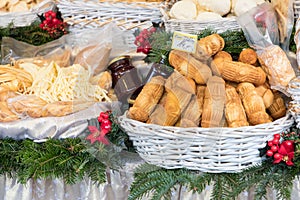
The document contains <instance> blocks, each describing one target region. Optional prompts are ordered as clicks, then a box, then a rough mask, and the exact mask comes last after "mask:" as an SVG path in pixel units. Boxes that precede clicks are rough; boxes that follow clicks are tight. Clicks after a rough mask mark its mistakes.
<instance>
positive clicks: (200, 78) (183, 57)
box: [169, 50, 212, 84]
mask: <svg viewBox="0 0 300 200" xmlns="http://www.w3.org/2000/svg"><path fill="white" fill-rule="evenodd" d="M169 63H170V65H172V66H173V67H174V68H175V69H176V70H177V71H178V72H179V73H180V74H182V75H184V76H187V77H189V78H192V79H193V80H194V81H195V82H196V83H197V84H205V83H206V82H207V80H208V78H209V77H211V76H212V72H211V69H210V68H209V66H208V65H206V64H204V63H202V62H200V61H198V60H197V59H196V58H194V57H193V56H191V55H190V54H189V53H186V52H183V51H179V50H172V51H171V52H170V54H169Z"/></svg>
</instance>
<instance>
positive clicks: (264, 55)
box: [237, 2, 296, 94]
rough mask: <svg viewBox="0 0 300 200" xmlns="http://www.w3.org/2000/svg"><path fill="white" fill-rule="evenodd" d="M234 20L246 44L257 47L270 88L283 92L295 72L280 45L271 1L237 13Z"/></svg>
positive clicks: (294, 75)
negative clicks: (239, 14) (237, 15)
mask: <svg viewBox="0 0 300 200" xmlns="http://www.w3.org/2000/svg"><path fill="white" fill-rule="evenodd" d="M237 21H238V23H239V24H240V26H241V27H242V29H243V31H244V34H245V37H246V39H247V41H248V43H249V45H250V46H251V47H252V48H253V49H255V50H256V53H257V55H258V59H259V62H260V64H261V67H262V68H263V70H264V71H265V73H266V74H267V76H268V79H269V83H270V86H271V88H272V89H275V90H279V91H281V92H283V93H286V87H287V85H288V83H289V82H290V80H292V79H293V78H295V77H296V74H295V71H294V69H293V67H292V65H291V63H290V61H289V59H288V57H287V55H286V53H285V52H284V51H283V49H282V48H281V47H280V46H279V45H280V40H279V38H280V37H279V31H278V30H279V29H278V26H277V19H276V14H275V10H274V8H273V6H272V4H270V3H267V2H266V3H263V4H261V5H260V6H257V7H255V8H253V9H251V10H250V11H249V12H246V13H245V14H243V15H241V16H240V17H238V18H237ZM286 94H287V93H286Z"/></svg>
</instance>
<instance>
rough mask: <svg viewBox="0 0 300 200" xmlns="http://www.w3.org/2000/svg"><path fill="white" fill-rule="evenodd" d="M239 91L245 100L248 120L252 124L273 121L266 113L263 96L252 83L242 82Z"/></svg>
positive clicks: (243, 100) (244, 104)
mask: <svg viewBox="0 0 300 200" xmlns="http://www.w3.org/2000/svg"><path fill="white" fill-rule="evenodd" d="M237 92H238V93H239V95H240V98H241V100H242V102H243V106H244V109H245V111H246V115H247V118H248V121H249V122H250V123H251V124H252V125H257V124H263V123H268V122H271V120H270V117H269V115H268V114H267V113H266V107H265V104H264V101H263V98H262V97H261V96H259V95H258V94H257V93H256V91H255V86H254V85H253V84H252V83H247V82H245V83H240V84H239V85H238V87H237Z"/></svg>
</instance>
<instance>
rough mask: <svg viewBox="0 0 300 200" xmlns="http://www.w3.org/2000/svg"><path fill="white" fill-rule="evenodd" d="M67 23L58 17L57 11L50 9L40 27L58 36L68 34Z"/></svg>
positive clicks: (53, 36) (52, 35) (55, 36)
mask: <svg viewBox="0 0 300 200" xmlns="http://www.w3.org/2000/svg"><path fill="white" fill-rule="evenodd" d="M66 27H67V24H66V23H65V22H63V21H62V20H60V19H58V18H57V13H56V12H54V11H52V10H49V11H47V12H46V13H45V14H44V20H43V21H42V23H41V24H40V28H41V29H43V30H45V31H47V32H48V33H49V35H50V36H51V37H52V38H58V37H60V36H61V35H64V34H67V30H66Z"/></svg>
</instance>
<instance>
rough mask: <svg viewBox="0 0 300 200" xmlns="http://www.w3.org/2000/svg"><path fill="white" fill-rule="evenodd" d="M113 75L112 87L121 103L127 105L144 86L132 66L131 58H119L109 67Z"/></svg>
mask: <svg viewBox="0 0 300 200" xmlns="http://www.w3.org/2000/svg"><path fill="white" fill-rule="evenodd" d="M108 69H109V70H110V71H111V75H112V87H113V89H114V91H115V94H116V96H117V98H118V100H119V101H121V102H122V103H127V102H128V99H129V98H130V97H131V96H132V94H134V93H136V91H137V90H139V88H140V87H141V86H142V81H141V79H140V78H139V76H138V72H137V69H136V68H135V67H134V66H133V65H132V62H131V57H130V56H128V55H124V56H119V57H117V58H115V59H113V60H112V61H111V62H110V63H109V66H108Z"/></svg>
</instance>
